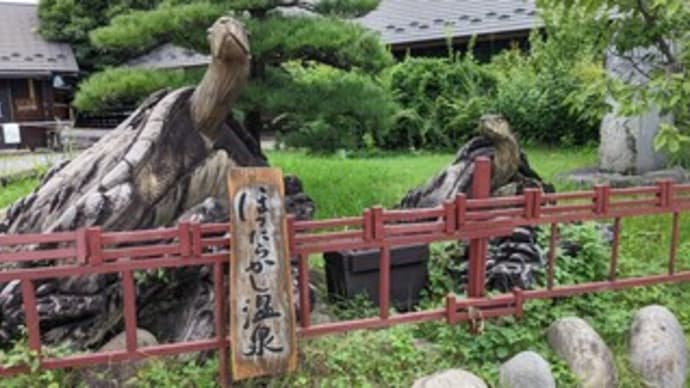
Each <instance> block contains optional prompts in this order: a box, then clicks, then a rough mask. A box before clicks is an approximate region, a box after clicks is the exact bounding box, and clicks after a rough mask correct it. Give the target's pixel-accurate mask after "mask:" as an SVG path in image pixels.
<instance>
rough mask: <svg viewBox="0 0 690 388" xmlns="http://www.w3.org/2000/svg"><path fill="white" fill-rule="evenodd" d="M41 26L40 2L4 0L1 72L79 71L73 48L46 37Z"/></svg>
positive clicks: (1, 9) (0, 24)
mask: <svg viewBox="0 0 690 388" xmlns="http://www.w3.org/2000/svg"><path fill="white" fill-rule="evenodd" d="M38 25H39V21H38V10H37V6H36V4H25V3H5V2H0V73H16V74H22V73H35V72H41V73H46V72H47V73H77V72H78V71H79V67H78V66H77V61H76V59H75V58H74V52H73V51H72V48H71V47H70V46H69V45H68V44H64V43H56V42H48V41H47V40H45V39H44V38H43V37H41V36H40V35H39V34H38V32H37V31H36V30H37V29H38Z"/></svg>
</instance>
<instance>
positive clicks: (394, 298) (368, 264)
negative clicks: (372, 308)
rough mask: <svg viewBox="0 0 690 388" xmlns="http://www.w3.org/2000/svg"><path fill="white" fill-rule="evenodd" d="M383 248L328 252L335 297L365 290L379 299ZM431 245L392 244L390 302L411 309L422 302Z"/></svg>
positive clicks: (332, 297)
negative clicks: (420, 295) (421, 295)
mask: <svg viewBox="0 0 690 388" xmlns="http://www.w3.org/2000/svg"><path fill="white" fill-rule="evenodd" d="M380 252H381V251H380V250H378V249H375V250H359V251H341V252H326V253H325V254H324V258H325V260H326V283H327V285H328V296H329V299H330V300H331V301H342V300H348V299H352V298H354V297H355V296H356V295H358V294H365V295H367V296H368V297H369V299H370V300H371V302H372V303H374V304H375V305H377V306H378V303H379V256H380ZM428 260H429V246H428V245H413V246H404V247H396V248H391V275H390V279H391V282H390V283H391V292H390V303H391V306H394V307H395V308H396V309H398V310H401V311H407V310H409V309H411V308H412V306H414V305H415V304H417V302H419V294H420V292H421V291H422V290H423V289H424V287H426V284H427V279H428V274H429V273H428V269H427V262H428Z"/></svg>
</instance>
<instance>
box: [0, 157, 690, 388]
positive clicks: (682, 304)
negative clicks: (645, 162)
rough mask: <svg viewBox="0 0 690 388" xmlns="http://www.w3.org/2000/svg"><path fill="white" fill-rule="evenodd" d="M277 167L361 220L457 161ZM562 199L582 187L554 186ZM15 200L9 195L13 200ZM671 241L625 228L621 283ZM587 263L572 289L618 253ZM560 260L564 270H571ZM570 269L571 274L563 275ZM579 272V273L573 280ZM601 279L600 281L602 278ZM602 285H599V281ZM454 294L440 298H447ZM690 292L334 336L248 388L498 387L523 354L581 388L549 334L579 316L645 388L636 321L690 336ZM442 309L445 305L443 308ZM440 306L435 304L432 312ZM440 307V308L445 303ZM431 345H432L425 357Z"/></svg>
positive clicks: (660, 263) (632, 223)
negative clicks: (469, 377) (630, 336)
mask: <svg viewBox="0 0 690 388" xmlns="http://www.w3.org/2000/svg"><path fill="white" fill-rule="evenodd" d="M527 153H528V156H529V158H530V162H531V164H532V165H533V167H534V168H535V169H536V170H537V171H538V172H539V173H540V174H542V176H543V177H544V178H545V179H547V180H552V181H553V180H554V177H555V175H556V174H558V173H560V172H563V171H567V170H570V169H574V168H578V167H585V166H591V165H594V164H595V163H596V152H595V151H594V150H591V149H568V150H562V149H560V150H559V149H545V148H529V149H528V150H527ZM268 156H269V158H270V161H271V163H272V164H273V165H274V166H278V167H281V168H283V169H284V171H285V172H286V173H294V174H297V175H298V176H299V177H300V178H301V179H302V181H303V183H304V188H305V191H306V192H307V193H308V194H309V195H310V196H311V197H312V198H313V199H314V200H315V201H316V204H317V209H318V210H317V217H318V218H329V217H336V216H345V215H354V214H358V213H359V212H361V210H362V209H363V208H365V207H368V206H373V205H377V204H381V205H384V206H391V205H394V204H395V203H397V202H398V200H399V199H400V198H401V197H402V196H403V195H404V194H405V193H406V192H407V190H409V189H411V188H413V187H414V186H416V185H418V184H421V183H423V182H424V181H425V180H426V179H428V178H429V177H430V176H431V175H433V174H434V173H436V172H437V171H439V170H440V169H441V168H442V167H444V166H445V165H446V164H447V163H449V162H450V160H451V159H452V157H453V155H451V154H440V155H439V154H419V155H418V154H407V155H402V154H401V155H392V156H385V157H372V158H364V159H343V158H339V157H336V156H313V155H306V154H303V153H298V152H278V151H276V152H269V154H268ZM554 183H555V184H556V186H557V188H558V189H559V190H565V189H570V188H572V187H573V186H572V185H571V184H568V183H566V182H559V181H554ZM35 184H36V181H35V180H33V181H26V182H21V183H20V184H17V185H13V186H10V187H9V188H3V189H2V193H0V207H2V206H5V205H7V204H8V203H9V201H11V200H14V199H15V198H17V197H18V196H19V195H20V194H21V193H26V192H28V191H30V190H31V189H32V187H33V185H35ZM7 190H9V191H7ZM681 226H682V234H681V246H680V249H679V268H682V269H687V268H690V260H689V258H690V241H689V239H688V238H687V236H688V235H690V216H684V217H683V218H682V223H681ZM669 239H670V219H669V217H667V216H660V217H645V218H638V219H626V220H625V222H624V224H623V237H622V241H621V252H620V276H622V277H623V276H631V275H635V274H648V273H650V272H653V273H661V272H663V271H664V269H665V266H666V257H667V255H668V243H669ZM590 245H591V246H589V247H588V248H587V252H588V256H587V257H585V258H583V259H581V260H582V261H581V262H573V263H575V265H573V264H571V265H570V266H569V267H568V268H569V269H568V270H565V269H562V271H564V272H561V275H562V276H563V278H564V279H566V280H570V281H571V282H573V280H574V279H581V278H583V277H584V278H586V280H601V276H602V275H601V271H599V274H598V275H591V274H590V273H591V272H593V271H591V270H590V269H591V268H593V267H595V266H596V267H597V268H599V269H602V268H603V272H604V273H605V272H606V265H607V263H608V260H607V255H608V254H609V249H608V247H606V246H603V245H602V244H600V243H599V244H596V243H593V244H590ZM563 260H564V259H563V258H560V259H559V262H558V265H559V266H563V264H564V261H563ZM559 268H562V267H559ZM568 271H570V272H568ZM597 276H598V278H596V277H597ZM595 278H596V279H595ZM446 291H447V290H441V289H436V290H434V292H436V293H438V294H442V293H443V292H446ZM689 297H690V285H667V286H655V287H647V288H639V289H632V290H627V291H623V292H615V293H614V292H607V293H601V294H596V295H587V296H581V297H576V298H567V299H563V300H559V301H557V302H555V303H554V302H551V301H538V302H530V303H528V304H527V306H526V310H525V313H526V315H525V318H524V319H523V320H522V321H519V322H516V321H515V320H514V319H513V318H502V319H496V320H491V321H489V322H487V324H486V327H485V331H484V333H483V334H482V335H480V336H473V335H471V334H468V333H467V331H466V330H465V327H464V326H463V325H459V326H456V327H449V326H447V325H446V324H445V323H443V322H437V323H428V324H422V325H407V326H399V327H395V328H392V329H388V330H369V331H359V332H354V333H349V334H345V335H337V336H328V337H324V338H320V339H315V340H309V341H302V342H301V343H300V352H301V357H300V368H299V370H298V372H297V373H295V374H293V375H291V376H288V377H284V378H278V379H272V380H269V379H260V380H256V381H250V382H245V383H243V384H242V385H241V386H246V387H253V386H270V387H288V386H289V387H292V386H297V387H314V386H319V387H360V386H369V387H388V386H390V387H409V386H410V385H411V383H412V381H414V379H416V378H418V377H420V376H422V375H424V374H428V373H432V372H434V371H436V370H439V369H443V368H452V367H463V368H466V369H468V370H470V371H472V372H474V373H478V374H480V375H481V376H482V377H484V378H485V379H487V381H489V382H490V383H492V384H495V383H496V378H497V368H498V366H499V365H500V364H501V363H502V362H503V361H505V360H506V359H508V358H509V357H511V356H512V355H514V354H515V353H517V352H519V351H522V350H535V351H537V352H539V353H540V354H542V355H543V356H544V357H546V358H547V359H548V360H549V361H550V362H551V363H552V365H553V370H554V374H555V376H556V378H557V380H558V384H559V386H563V387H570V386H574V385H575V381H574V380H573V376H572V375H570V374H569V373H568V371H567V368H566V367H565V365H564V364H563V362H561V361H560V360H559V359H558V357H557V356H556V355H555V354H554V353H553V352H552V351H551V350H550V349H549V347H548V344H547V343H546V340H545V336H544V333H545V330H546V328H547V327H548V325H549V324H550V323H551V322H553V321H554V320H555V319H557V318H559V317H564V316H568V315H577V316H580V317H582V318H584V319H586V320H587V321H588V322H590V324H591V325H592V326H593V327H594V328H595V329H596V330H597V331H598V332H599V333H600V334H601V335H602V337H603V338H604V339H605V340H606V342H607V343H608V344H609V346H610V347H611V348H612V350H613V352H614V354H615V358H616V362H617V367H618V370H619V376H620V386H621V387H626V388H627V387H633V388H635V387H642V385H641V384H640V383H639V379H637V378H636V376H635V375H634V373H633V372H632V371H631V370H630V368H629V365H628V362H627V358H626V349H627V332H628V328H629V324H630V320H631V318H632V314H633V313H634V311H635V310H636V309H638V308H640V307H643V306H645V305H647V304H651V303H659V304H663V305H666V306H667V307H669V308H670V309H671V310H672V311H673V312H674V313H675V314H676V315H677V317H678V319H679V320H680V322H681V324H682V325H683V327H684V329H685V331H686V333H690V309H688V308H687V300H688V298H689ZM439 299H440V298H439ZM436 301H437V300H436V299H434V300H431V299H430V300H427V302H426V303H427V305H430V304H432V303H434V302H436ZM438 302H439V303H440V302H441V301H440V300H438ZM420 340H421V341H423V342H424V343H426V344H427V345H426V346H424V347H422V348H418V347H417V346H416V344H417V343H418V342H419V341H420ZM214 363H215V361H214V362H212V363H209V364H207V365H205V366H196V365H192V364H183V365H181V364H171V363H166V362H157V363H154V364H152V365H151V366H150V367H149V368H148V369H145V370H143V371H142V372H141V373H140V376H139V380H138V382H139V383H140V384H139V385H140V386H145V387H147V386H150V387H154V386H156V387H157V386H171V387H172V386H207V385H209V384H211V382H212V381H213V379H214V378H215V364H214Z"/></svg>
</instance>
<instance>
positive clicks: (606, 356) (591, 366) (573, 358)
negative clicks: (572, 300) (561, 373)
mask: <svg viewBox="0 0 690 388" xmlns="http://www.w3.org/2000/svg"><path fill="white" fill-rule="evenodd" d="M546 334H547V339H548V341H549V344H550V345H551V347H552V348H553V350H554V351H555V352H556V353H557V354H558V355H559V356H560V357H561V358H563V359H564V360H565V362H566V363H567V364H568V366H569V367H570V370H571V371H572V372H573V373H574V374H575V375H576V376H577V377H579V378H580V380H581V387H584V388H615V387H616V386H617V380H618V377H617V372H616V365H615V363H614V361H613V356H612V355H611V350H610V349H609V348H608V347H607V346H606V344H605V343H604V341H603V340H602V339H601V337H600V336H599V334H597V332H596V331H594V329H592V328H591V327H590V326H589V325H588V324H587V322H585V321H583V320H582V319H580V318H577V317H568V318H561V319H559V320H557V321H556V322H554V323H552V324H551V326H549V329H548V330H547V333H546Z"/></svg>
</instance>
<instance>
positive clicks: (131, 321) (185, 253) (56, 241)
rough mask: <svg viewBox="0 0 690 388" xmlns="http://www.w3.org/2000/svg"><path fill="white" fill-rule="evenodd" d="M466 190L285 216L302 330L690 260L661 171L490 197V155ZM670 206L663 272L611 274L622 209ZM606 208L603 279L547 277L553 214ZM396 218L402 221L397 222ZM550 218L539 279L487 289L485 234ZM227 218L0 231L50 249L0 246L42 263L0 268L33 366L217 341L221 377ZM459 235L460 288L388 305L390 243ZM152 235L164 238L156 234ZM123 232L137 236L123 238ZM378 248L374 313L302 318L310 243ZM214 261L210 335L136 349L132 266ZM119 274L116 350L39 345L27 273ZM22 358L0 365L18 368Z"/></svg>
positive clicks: (571, 215) (476, 302) (613, 282)
mask: <svg viewBox="0 0 690 388" xmlns="http://www.w3.org/2000/svg"><path fill="white" fill-rule="evenodd" d="M475 168H476V169H475V175H474V181H473V187H472V191H471V194H472V195H471V198H468V197H466V196H464V195H458V196H457V197H456V198H455V199H454V200H452V201H448V202H445V203H444V204H443V205H442V206H439V207H437V208H430V209H416V210H384V209H383V208H381V207H375V208H372V209H367V210H365V211H364V212H363V214H362V215H361V216H359V217H348V218H339V219H329V220H320V221H295V220H294V219H288V234H289V240H290V252H291V255H292V256H297V257H298V266H299V287H300V291H301V292H300V306H301V309H300V314H301V316H300V328H299V330H298V335H299V336H301V337H314V336H319V335H325V334H330V333H339V332H344V331H349V330H355V329H367V328H380V327H387V326H391V325H396V324H401V323H412V322H423V321H431V320H442V319H443V320H446V321H447V322H448V323H449V324H454V323H457V322H462V321H468V322H471V323H476V322H477V319H478V318H481V319H486V318H491V317H498V316H507V315H514V316H517V317H520V316H521V315H522V311H523V305H524V303H525V302H526V301H529V300H531V299H547V298H555V297H563V296H569V295H576V294H582V293H590V292H597V291H604V290H615V289H621V288H628V287H636V286H645V285H652V284H657V283H667V282H679V281H688V280H690V271H687V270H683V271H678V270H677V269H676V255H677V246H678V242H679V238H680V236H679V217H680V214H681V213H682V212H686V211H688V210H690V185H679V184H673V183H672V182H670V181H661V182H659V183H658V184H657V185H656V186H649V187H637V188H626V189H612V188H610V187H608V186H603V185H602V186H596V187H595V188H594V189H593V190H589V191H578V192H567V193H557V194H544V193H542V192H541V191H539V190H536V189H528V190H526V191H525V193H524V194H523V195H519V196H512V197H500V198H489V187H490V177H491V171H490V162H489V160H488V159H485V158H480V159H478V160H477V162H476V167H475ZM656 214H671V215H672V216H673V221H672V228H671V246H670V248H669V259H668V270H667V272H666V273H665V274H661V275H658V274H657V275H649V276H644V277H634V278H626V279H618V278H617V275H616V274H617V263H618V245H619V234H620V231H621V220H622V219H623V218H625V217H633V216H641V215H656ZM602 219H613V220H614V222H613V225H614V230H613V232H614V239H613V247H612V250H611V251H612V254H611V259H610V271H609V278H608V279H607V280H605V281H594V282H591V283H584V284H575V285H563V286H556V285H555V284H554V268H555V264H556V263H555V258H556V245H557V239H558V224H559V223H567V222H573V221H591V220H602ZM401 221H404V223H401ZM524 225H549V226H550V228H551V238H550V243H549V253H548V264H547V271H546V272H547V287H546V288H545V289H536V290H519V289H515V290H514V291H513V292H511V293H506V294H503V295H498V296H491V297H486V296H485V295H484V294H485V289H484V283H485V282H484V280H485V279H484V278H485V260H486V253H487V244H488V239H489V238H492V237H497V236H505V235H510V234H512V231H513V229H514V228H515V227H517V226H524ZM227 229H228V226H227V225H226V224H205V225H199V224H190V223H182V224H180V225H179V226H178V227H176V228H166V229H156V230H138V231H127V232H103V231H101V230H100V229H99V228H88V229H80V230H78V231H74V232H65V233H53V234H28V235H4V236H3V235H0V251H1V249H2V248H3V247H5V248H7V247H18V246H19V247H21V246H28V245H35V244H47V243H50V244H51V246H58V248H51V249H40V250H34V251H19V252H13V253H0V264H4V265H5V264H11V263H19V262H30V261H33V262H35V261H39V260H40V261H42V262H45V261H48V262H50V263H51V264H52V265H51V266H45V264H43V266H42V267H35V268H27V269H8V270H3V271H0V283H6V282H10V281H19V282H20V283H21V292H22V298H23V305H24V311H25V316H26V327H27V333H28V344H29V347H30V348H31V349H32V350H34V351H36V352H37V354H38V355H39V360H40V367H41V368H42V369H56V368H72V367H83V366H87V365H95V364H108V363H113V362H123V361H133V360H139V359H142V358H146V357H153V356H165V355H174V354H180V353H186V352H198V351H205V350H217V351H218V352H219V360H220V363H219V364H220V384H221V385H222V386H226V385H227V382H228V348H229V346H230V343H229V340H228V338H227V337H226V327H227V317H226V316H225V314H224V313H223V312H224V311H225V305H226V303H227V301H226V300H225V298H226V296H225V287H224V286H223V274H224V271H225V270H224V265H227V262H228V260H229V246H230V245H229V244H230V243H231V238H228V237H218V235H219V233H221V234H222V233H223V232H226V231H227ZM457 240H465V241H469V244H470V245H469V247H470V262H469V284H468V287H467V295H465V296H464V297H462V298H459V297H458V296H456V295H449V296H448V297H447V298H446V301H445V307H444V308H438V309H433V310H427V311H414V312H406V313H400V314H395V315H392V316H391V315H390V313H389V307H390V301H389V294H390V292H389V290H390V252H391V248H392V247H395V246H398V245H409V244H428V243H433V242H441V241H457ZM160 241H169V242H166V243H160ZM133 243H136V245H134V246H133ZM371 248H374V249H379V250H380V253H381V254H380V256H379V260H380V266H379V268H380V269H381V270H380V276H379V291H380V292H379V314H378V316H374V317H370V318H365V319H355V320H348V321H339V322H332V323H325V324H319V325H312V324H311V322H310V312H309V311H310V308H309V307H310V301H309V297H308V295H309V294H308V285H309V263H308V257H309V255H311V254H318V253H323V252H330V251H336V250H345V249H371ZM199 265H210V266H213V281H214V287H215V292H214V294H215V295H216V300H215V309H214V310H215V311H214V312H215V337H213V338H208V339H205V340H199V341H193V342H182V343H169V344H162V345H157V346H149V347H143V348H139V347H138V346H137V338H136V337H137V332H136V328H137V316H136V306H135V300H136V295H135V292H136V291H135V285H134V277H133V271H138V270H148V269H154V268H156V269H157V268H176V267H184V266H199ZM107 273H119V274H120V280H121V284H122V288H123V304H124V305H123V316H124V325H125V332H126V346H125V348H124V349H121V350H116V351H110V352H98V353H85V354H77V355H71V356H67V357H62V358H50V357H43V356H41V348H42V345H41V333H40V326H39V315H38V311H37V306H36V304H37V300H36V291H35V287H34V282H35V281H37V280H41V279H48V278H61V277H70V276H85V275H91V274H107ZM28 370H29V367H28V366H13V367H6V368H3V367H0V376H7V375H12V374H15V373H21V372H27V371H28Z"/></svg>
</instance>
